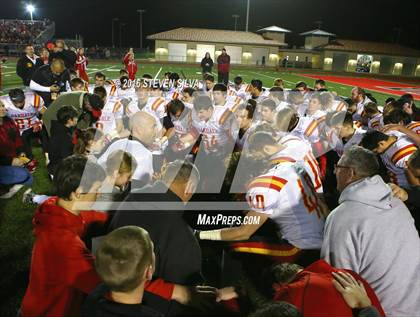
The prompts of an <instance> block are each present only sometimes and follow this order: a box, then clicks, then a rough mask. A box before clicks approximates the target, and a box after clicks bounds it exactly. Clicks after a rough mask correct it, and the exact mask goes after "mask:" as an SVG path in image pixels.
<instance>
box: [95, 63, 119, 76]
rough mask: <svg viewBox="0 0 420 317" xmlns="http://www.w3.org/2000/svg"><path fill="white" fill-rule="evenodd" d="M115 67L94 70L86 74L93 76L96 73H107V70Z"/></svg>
mask: <svg viewBox="0 0 420 317" xmlns="http://www.w3.org/2000/svg"><path fill="white" fill-rule="evenodd" d="M115 66H117V65H112V66H111V67H105V68H102V69H97V68H94V69H95V70H93V71H91V72H88V74H93V73H97V72H103V71H107V70H110V69H112V68H114V67H115Z"/></svg>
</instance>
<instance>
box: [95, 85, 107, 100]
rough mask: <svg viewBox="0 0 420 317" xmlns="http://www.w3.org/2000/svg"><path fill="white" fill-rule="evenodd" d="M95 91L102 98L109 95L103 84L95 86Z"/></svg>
mask: <svg viewBox="0 0 420 317" xmlns="http://www.w3.org/2000/svg"><path fill="white" fill-rule="evenodd" d="M93 93H94V94H95V95H98V96H99V97H100V98H101V99H104V98H105V97H106V95H107V93H106V89H105V87H102V86H99V87H95V88H93Z"/></svg>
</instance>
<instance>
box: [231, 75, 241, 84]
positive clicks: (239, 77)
mask: <svg viewBox="0 0 420 317" xmlns="http://www.w3.org/2000/svg"><path fill="white" fill-rule="evenodd" d="M233 82H234V83H235V85H240V84H242V83H243V80H242V77H241V76H236V77H235V78H234V79H233Z"/></svg>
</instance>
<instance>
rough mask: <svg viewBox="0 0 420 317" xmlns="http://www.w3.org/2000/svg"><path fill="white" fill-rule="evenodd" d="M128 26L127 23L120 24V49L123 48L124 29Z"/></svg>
mask: <svg viewBox="0 0 420 317" xmlns="http://www.w3.org/2000/svg"><path fill="white" fill-rule="evenodd" d="M126 25H127V23H120V48H121V47H122V28H123V27H124V26H126Z"/></svg>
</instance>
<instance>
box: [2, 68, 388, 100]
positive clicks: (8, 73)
mask: <svg viewBox="0 0 420 317" xmlns="http://www.w3.org/2000/svg"><path fill="white" fill-rule="evenodd" d="M121 67H122V65H121V64H120V63H118V62H114V63H112V62H109V63H102V62H101V63H95V62H92V63H91V64H89V70H88V73H89V76H90V77H91V78H92V77H93V75H94V73H96V72H97V71H101V72H103V73H105V74H106V75H107V76H108V78H117V77H118V71H119V69H120V68H121ZM160 67H161V65H159V64H141V63H139V69H138V72H137V74H139V75H142V74H144V73H149V74H151V75H153V76H154V75H155V74H156V73H157V72H158V71H159V68H160ZM167 71H173V72H178V73H179V74H181V71H182V72H183V73H184V74H185V76H186V77H187V78H188V79H201V72H200V69H199V68H198V67H187V66H181V65H163V67H162V71H161V73H160V75H161V76H163V74H164V73H165V72H167ZM236 75H240V76H242V78H243V79H244V81H245V82H249V81H251V80H252V79H254V78H258V79H261V80H262V81H263V84H264V86H265V87H271V86H272V84H273V81H274V79H276V78H282V79H283V81H284V83H285V87H286V88H294V87H295V84H296V83H297V82H299V81H305V82H306V83H308V84H309V85H312V83H313V82H314V79H311V78H308V77H305V76H302V75H301V74H299V73H293V72H277V71H275V70H272V69H268V68H267V69H264V68H255V69H249V68H235V67H233V68H232V70H231V73H230V79H231V80H233V77H234V76H236ZM355 84H357V80H355ZM21 86H22V82H21V79H20V78H19V77H18V76H17V75H16V72H15V61H13V60H11V61H8V62H7V63H6V64H4V65H3V88H2V89H3V90H0V94H5V93H7V91H8V90H9V89H10V88H15V87H21ZM352 87H353V86H352V85H343V84H338V83H334V82H328V88H329V90H331V91H335V92H337V94H338V95H340V96H347V97H348V96H350V91H351V89H352ZM368 91H369V90H368ZM370 92H371V93H372V94H373V95H374V96H375V97H376V99H377V100H378V102H379V103H380V104H383V103H384V102H385V100H386V98H388V97H389V96H390V95H388V94H385V93H380V92H377V91H370Z"/></svg>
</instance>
